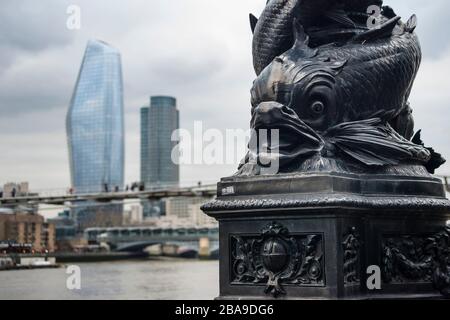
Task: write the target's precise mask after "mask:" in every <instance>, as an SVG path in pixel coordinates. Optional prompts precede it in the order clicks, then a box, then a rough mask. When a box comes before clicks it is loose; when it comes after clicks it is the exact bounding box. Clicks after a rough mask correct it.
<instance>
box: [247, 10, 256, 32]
mask: <svg viewBox="0 0 450 320" xmlns="http://www.w3.org/2000/svg"><path fill="white" fill-rule="evenodd" d="M249 17H250V28H251V29H252V33H255V28H256V24H257V23H258V18H257V17H255V16H254V15H253V14H251V13H250V15H249Z"/></svg>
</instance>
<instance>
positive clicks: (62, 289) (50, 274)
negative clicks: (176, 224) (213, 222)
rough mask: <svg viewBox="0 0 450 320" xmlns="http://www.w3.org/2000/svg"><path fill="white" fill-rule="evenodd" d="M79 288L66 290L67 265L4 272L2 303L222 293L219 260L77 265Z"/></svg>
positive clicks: (0, 285)
mask: <svg viewBox="0 0 450 320" xmlns="http://www.w3.org/2000/svg"><path fill="white" fill-rule="evenodd" d="M73 264H74V265H78V266H79V267H80V269H81V289H80V290H69V289H67V285H66V282H67V278H68V277H69V275H68V274H66V266H63V267H61V268H58V269H39V270H21V271H1V272H0V299H2V300H3V299H39V300H41V299H56V300H58V299H87V300H89V299H100V300H103V299H108V300H109V299H111V300H114V299H137V300H141V299H149V300H160V299H161V300H166V299H173V300H179V299H186V300H192V299H203V300H211V299H214V298H215V297H217V296H218V294H219V263H218V261H197V260H178V259H165V260H138V261H121V262H103V263H73Z"/></svg>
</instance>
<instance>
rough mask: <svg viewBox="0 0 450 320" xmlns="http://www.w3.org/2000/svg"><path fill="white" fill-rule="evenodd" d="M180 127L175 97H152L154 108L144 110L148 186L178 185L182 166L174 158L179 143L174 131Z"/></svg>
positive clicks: (143, 175) (143, 150) (143, 147)
mask: <svg viewBox="0 0 450 320" xmlns="http://www.w3.org/2000/svg"><path fill="white" fill-rule="evenodd" d="M179 127H180V121H179V111H178V109H177V100H176V99H175V98H173V97H166V96H156V97H151V99H150V107H143V108H142V109H141V180H142V182H143V183H144V184H145V186H146V188H151V187H159V186H178V184H179V181H180V173H179V165H178V163H177V162H178V161H173V159H172V150H173V149H174V147H175V146H176V145H177V142H176V141H172V134H173V132H174V131H175V130H177V129H179Z"/></svg>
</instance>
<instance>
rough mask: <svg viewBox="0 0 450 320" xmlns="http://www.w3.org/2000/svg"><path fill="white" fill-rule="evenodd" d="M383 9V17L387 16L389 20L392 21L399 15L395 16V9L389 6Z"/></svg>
mask: <svg viewBox="0 0 450 320" xmlns="http://www.w3.org/2000/svg"><path fill="white" fill-rule="evenodd" d="M382 9H383V16H385V17H386V18H388V19H392V18H395V17H396V16H397V14H395V11H394V9H392V8H391V7H389V6H384V7H383V8H382Z"/></svg>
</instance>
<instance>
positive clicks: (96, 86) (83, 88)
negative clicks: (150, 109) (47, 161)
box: [66, 40, 125, 225]
mask: <svg viewBox="0 0 450 320" xmlns="http://www.w3.org/2000/svg"><path fill="white" fill-rule="evenodd" d="M123 112H124V111H123V83H122V68H121V58H120V53H119V51H118V50H116V49H114V48H112V47H111V46H109V45H108V44H106V43H105V42H102V41H96V40H91V41H89V42H88V44H87V47H86V51H85V54H84V58H83V62H82V65H81V68H80V72H79V75H78V79H77V82H76V85H75V90H74V92H73V96H72V99H71V102H70V107H69V111H68V114H67V122H66V129H67V138H68V147H69V161H70V172H71V178H72V187H73V189H74V192H75V193H87V192H107V191H113V190H116V189H123V184H124V144H125V143H124V115H123ZM119 206H120V207H122V206H121V205H119ZM109 207H114V206H108V208H109ZM116 207H117V205H116ZM85 209H86V208H85V207H83V217H84V218H83V219H88V220H98V219H95V217H92V216H91V215H92V214H90V211H91V210H88V211H86V210H85ZM97 209H98V210H97ZM97 209H95V210H94V211H95V212H99V211H102V210H103V209H104V208H97ZM116 209H117V210H120V208H116ZM103 211H109V209H104V210H103ZM112 211H115V210H112ZM103 213H105V212H103ZM77 215H79V214H77ZM109 218H110V219H115V217H113V216H112V215H111V216H110V217H109ZM109 218H108V219H109ZM96 223H99V222H96ZM105 223H106V224H107V225H111V224H115V223H114V222H112V221H106V222H105ZM81 224H82V223H81ZM86 224H87V225H89V223H86Z"/></svg>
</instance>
